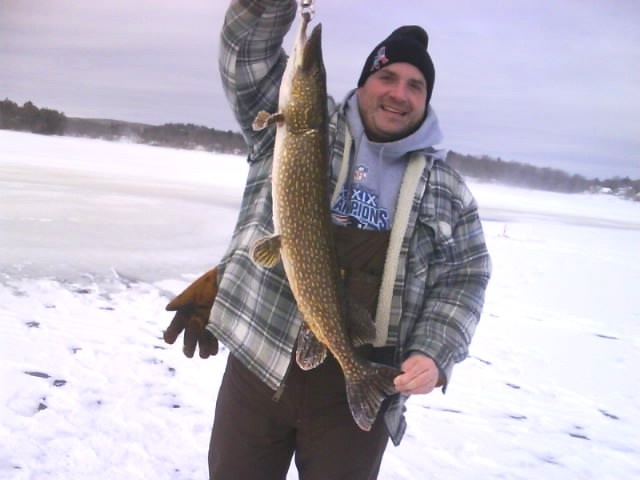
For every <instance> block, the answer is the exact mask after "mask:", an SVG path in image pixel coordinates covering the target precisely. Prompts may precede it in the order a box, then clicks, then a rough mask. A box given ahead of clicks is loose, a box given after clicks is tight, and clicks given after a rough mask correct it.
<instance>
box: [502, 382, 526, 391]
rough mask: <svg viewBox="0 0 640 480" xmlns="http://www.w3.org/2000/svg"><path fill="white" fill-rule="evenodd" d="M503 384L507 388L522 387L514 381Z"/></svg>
mask: <svg viewBox="0 0 640 480" xmlns="http://www.w3.org/2000/svg"><path fill="white" fill-rule="evenodd" d="M505 385H506V386H507V387H509V388H513V389H514V390H520V389H521V388H522V387H521V386H520V385H516V384H515V383H509V382H507V383H506V384H505Z"/></svg>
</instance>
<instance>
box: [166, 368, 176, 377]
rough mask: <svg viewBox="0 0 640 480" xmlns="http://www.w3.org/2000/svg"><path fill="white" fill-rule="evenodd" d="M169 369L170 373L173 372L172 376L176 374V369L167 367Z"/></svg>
mask: <svg viewBox="0 0 640 480" xmlns="http://www.w3.org/2000/svg"><path fill="white" fill-rule="evenodd" d="M167 370H168V371H169V373H170V374H171V376H173V375H175V374H176V369H175V368H173V367H167Z"/></svg>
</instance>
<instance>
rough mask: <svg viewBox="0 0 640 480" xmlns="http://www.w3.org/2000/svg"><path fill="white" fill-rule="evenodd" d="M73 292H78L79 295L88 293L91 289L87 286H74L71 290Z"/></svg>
mask: <svg viewBox="0 0 640 480" xmlns="http://www.w3.org/2000/svg"><path fill="white" fill-rule="evenodd" d="M73 292H74V293H79V294H80V295H88V294H89V293H91V290H90V289H88V288H76V289H74V290H73Z"/></svg>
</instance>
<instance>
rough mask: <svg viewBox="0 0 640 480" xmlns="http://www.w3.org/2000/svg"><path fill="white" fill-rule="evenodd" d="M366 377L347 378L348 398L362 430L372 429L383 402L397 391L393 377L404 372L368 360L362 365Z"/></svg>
mask: <svg viewBox="0 0 640 480" xmlns="http://www.w3.org/2000/svg"><path fill="white" fill-rule="evenodd" d="M362 368H363V370H364V374H365V375H364V378H363V379H362V380H361V381H360V382H357V383H355V382H353V383H352V382H349V381H348V380H347V382H346V384H347V400H348V402H349V409H350V410H351V415H352V416H353V419H354V420H355V422H356V425H358V427H360V429H361V430H364V431H365V432H368V431H369V430H371V427H372V426H373V423H374V422H375V421H376V417H377V416H378V413H379V412H380V407H381V406H382V402H383V401H384V399H385V398H387V396H389V395H393V394H394V393H396V389H395V386H394V383H393V379H394V378H396V377H397V376H398V375H400V374H401V373H402V372H401V371H400V370H398V369H397V368H394V367H390V366H387V365H382V364H379V363H373V362H369V361H366V363H364V364H363V366H362Z"/></svg>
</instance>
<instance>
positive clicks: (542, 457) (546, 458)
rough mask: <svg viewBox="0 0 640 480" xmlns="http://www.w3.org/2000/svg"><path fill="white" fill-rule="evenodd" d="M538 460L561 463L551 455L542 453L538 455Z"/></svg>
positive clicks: (551, 463) (552, 463)
mask: <svg viewBox="0 0 640 480" xmlns="http://www.w3.org/2000/svg"><path fill="white" fill-rule="evenodd" d="M540 460H542V461H543V462H544V463H548V464H550V465H562V464H561V463H560V462H559V461H558V460H556V459H555V457H553V456H551V455H543V456H541V457H540Z"/></svg>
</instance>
